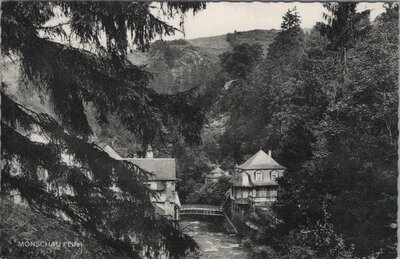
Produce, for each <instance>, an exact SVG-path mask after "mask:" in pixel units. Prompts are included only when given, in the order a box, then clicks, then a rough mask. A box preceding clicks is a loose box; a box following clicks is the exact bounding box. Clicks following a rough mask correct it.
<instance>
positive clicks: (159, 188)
mask: <svg viewBox="0 0 400 259" xmlns="http://www.w3.org/2000/svg"><path fill="white" fill-rule="evenodd" d="M147 184H148V185H149V187H150V189H151V190H154V191H156V192H157V194H158V197H152V198H151V201H152V202H153V203H154V204H156V205H157V206H158V207H160V208H161V209H163V210H164V211H165V215H167V216H170V217H171V218H172V219H177V215H176V207H177V206H180V203H179V200H176V199H179V198H177V197H178V195H177V191H176V189H175V188H176V183H175V181H172V180H171V181H160V180H151V181H148V183H147Z"/></svg>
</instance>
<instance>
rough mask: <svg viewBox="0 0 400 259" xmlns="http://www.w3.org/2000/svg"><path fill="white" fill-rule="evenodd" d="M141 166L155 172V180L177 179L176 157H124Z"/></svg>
mask: <svg viewBox="0 0 400 259" xmlns="http://www.w3.org/2000/svg"><path fill="white" fill-rule="evenodd" d="M124 160H126V161H129V162H131V163H133V164H135V165H137V166H139V167H140V168H142V169H144V170H146V171H149V172H150V173H153V174H154V180H163V181H168V180H176V169H175V159H174V158H124Z"/></svg>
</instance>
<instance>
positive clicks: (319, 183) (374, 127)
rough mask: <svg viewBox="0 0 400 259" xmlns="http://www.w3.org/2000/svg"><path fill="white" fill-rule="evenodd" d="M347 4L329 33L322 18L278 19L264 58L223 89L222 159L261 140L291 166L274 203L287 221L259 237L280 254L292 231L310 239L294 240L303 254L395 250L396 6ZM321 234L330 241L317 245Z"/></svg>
mask: <svg viewBox="0 0 400 259" xmlns="http://www.w3.org/2000/svg"><path fill="white" fill-rule="evenodd" d="M331 5H332V7H334V8H339V9H340V8H345V7H343V6H344V5H347V4H344V3H343V4H342V3H340V4H331ZM342 5H343V6H342ZM350 5H352V4H349V6H348V7H346V8H350V9H346V10H348V11H349V13H347V12H345V13H346V15H347V14H348V15H347V16H346V17H347V18H346V19H350V18H351V19H350V20H351V21H350V20H345V21H344V22H345V23H346V24H347V23H349V24H348V25H349V26H350V27H346V26H344V25H343V24H342V25H340V26H339V25H338V24H336V25H334V26H337V27H336V29H337V30H335V31H336V32H335V33H336V34H332V35H334V36H332V37H330V36H327V35H326V34H324V33H321V30H320V27H319V26H320V25H318V26H316V28H314V29H313V30H312V31H310V33H308V34H304V33H303V32H302V31H301V29H299V27H298V26H292V27H290V26H289V28H282V31H281V32H279V33H278V35H277V36H276V38H275V40H274V42H273V43H272V44H271V45H270V46H269V48H268V53H267V55H266V57H265V59H264V60H262V61H261V62H259V63H258V64H256V65H255V67H254V69H253V71H252V72H251V73H250V74H249V75H247V76H246V78H240V80H238V81H237V83H236V84H235V86H236V87H232V88H230V89H229V90H228V91H227V93H226V96H224V97H223V100H224V101H225V103H224V104H225V106H224V110H223V112H224V113H228V115H229V120H228V123H227V129H226V132H225V133H224V134H223V135H222V137H221V138H220V140H219V142H220V150H221V158H220V159H221V160H223V159H227V160H232V159H233V160H234V162H235V163H241V162H243V161H244V160H245V158H246V157H248V156H249V155H251V154H254V152H255V151H256V150H258V149H259V148H260V147H262V148H264V149H272V150H273V158H274V159H275V160H276V161H277V162H279V163H280V164H282V165H284V166H285V167H287V169H288V170H287V171H286V173H285V176H284V177H283V178H282V179H280V181H279V184H280V190H279V191H278V195H279V196H278V201H277V203H276V204H275V205H274V210H275V211H276V213H277V215H278V217H279V218H280V219H281V220H283V222H284V223H283V224H280V225H278V226H277V229H276V230H273V231H272V233H273V237H270V238H267V239H265V240H264V241H262V240H259V244H258V245H261V244H264V245H273V248H274V249H276V250H279V251H280V252H281V253H282V256H285V251H288V247H284V248H283V247H280V246H279V243H282V242H283V241H284V240H286V239H287V238H288V237H290V236H291V235H303V236H302V237H301V238H302V239H303V240H304V241H305V242H309V244H308V245H307V244H305V243H302V244H293V247H294V250H293V251H297V252H300V253H303V252H304V253H310V254H318V255H320V256H322V257H324V256H326V257H328V258H329V257H335V255H336V256H339V257H345V256H351V257H366V256H370V255H372V254H374V253H378V254H376V255H377V256H379V257H380V258H391V257H394V256H395V242H396V236H395V230H393V229H390V228H389V225H390V224H391V223H392V222H395V220H396V214H395V212H396V196H397V192H396V186H395V183H396V176H397V166H396V162H397V155H396V154H397V152H396V150H397V142H396V139H397V137H398V130H397V107H398V95H397V90H398V89H397V85H398V79H397V73H398V59H397V57H398V48H397V46H398V35H397V32H398V5H397V4H393V5H386V12H385V13H383V14H381V15H380V16H378V17H377V18H376V20H375V21H374V22H373V23H372V24H371V23H370V22H369V19H368V13H369V12H368V11H366V12H362V13H357V12H356V11H355V9H354V10H353V9H352V8H353V7H351V6H350ZM335 10H336V9H335ZM343 10H344V9H343ZM352 10H353V11H352ZM340 12H341V11H340ZM289 13H290V11H289ZM292 14H293V15H294V13H293V12H292V13H291V15H288V13H287V14H286V15H285V18H284V21H285V22H284V23H283V26H284V27H287V26H286V24H296V22H295V21H296V20H298V17H293V16H292ZM335 17H336V16H335ZM288 19H292V20H293V22H290V23H289V22H288ZM332 19H339V18H337V17H336V18H332ZM340 19H342V18H340ZM350 22H351V24H350ZM335 23H336V22H335ZM297 24H299V23H297ZM327 26H328V25H327ZM346 28H352V29H351V31H346V30H347V29H346ZM338 30H344V31H343V33H345V32H346V33H348V35H347V36H346V37H348V44H347V43H346V44H347V45H343V46H337V47H338V48H344V47H345V48H346V81H345V83H344V81H343V78H342V75H343V74H342V72H343V70H342V68H343V63H342V62H341V60H342V59H341V58H342V57H341V56H340V55H338V50H337V49H335V48H332V44H333V43H334V41H335V40H338V39H339V38H338V37H339V35H342V34H341V33H339V31H338ZM361 35H362V37H361ZM342 36H343V35H342ZM343 37H344V36H343ZM338 41H340V42H342V43H345V42H346V41H342V40H338ZM383 150H384V152H383ZM322 204H326V208H323V206H322ZM324 213H328V214H329V215H330V216H329V220H327V221H324V218H325V216H324V215H325V214H324ZM300 225H301V226H302V227H301V228H299V226H300ZM304 231H309V232H304ZM268 232H269V233H271V230H270V229H268V230H267V229H261V232H260V233H259V235H260V236H267V234H268ZM305 233H309V234H310V233H312V235H311V234H310V235H308V234H307V235H306V234H305ZM329 233H330V234H329ZM328 234H329V235H328ZM323 236H324V237H325V236H326V237H328V236H329V238H328V239H329V240H330V241H329V242H331V241H332V242H333V243H329V242H328V243H329V245H327V244H319V243H318V242H317V241H316V240H317V239H320V238H322V237H323ZM293 239H294V240H297V239H299V237H298V236H296V237H293ZM313 240H314V241H313ZM321 240H323V239H321ZM316 244H319V245H317V246H316ZM325 245H327V246H331V248H329V249H328V248H327V247H324V246H325ZM351 247H354V250H352V251H350V250H351V249H350V248H351ZM299 249H300V250H302V249H304V251H303V250H302V251H300V250H299ZM330 249H333V250H330ZM349 249H350V250H349ZM340 251H341V252H340ZM297 252H296V253H297ZM350 252H351V255H350ZM334 254H335V255H334ZM294 257H296V256H294Z"/></svg>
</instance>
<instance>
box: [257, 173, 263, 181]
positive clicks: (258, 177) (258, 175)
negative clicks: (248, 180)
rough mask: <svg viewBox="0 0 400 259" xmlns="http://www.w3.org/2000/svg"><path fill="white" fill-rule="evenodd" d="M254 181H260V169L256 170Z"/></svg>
mask: <svg viewBox="0 0 400 259" xmlns="http://www.w3.org/2000/svg"><path fill="white" fill-rule="evenodd" d="M256 181H262V172H261V171H257V172H256Z"/></svg>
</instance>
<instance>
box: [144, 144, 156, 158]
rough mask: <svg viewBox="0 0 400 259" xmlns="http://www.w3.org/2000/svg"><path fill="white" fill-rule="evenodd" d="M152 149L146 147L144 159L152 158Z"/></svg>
mask: <svg viewBox="0 0 400 259" xmlns="http://www.w3.org/2000/svg"><path fill="white" fill-rule="evenodd" d="M153 157H154V156H153V149H152V148H151V145H150V144H149V145H148V146H147V150H146V156H145V158H153Z"/></svg>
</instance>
